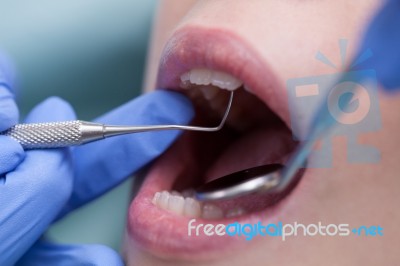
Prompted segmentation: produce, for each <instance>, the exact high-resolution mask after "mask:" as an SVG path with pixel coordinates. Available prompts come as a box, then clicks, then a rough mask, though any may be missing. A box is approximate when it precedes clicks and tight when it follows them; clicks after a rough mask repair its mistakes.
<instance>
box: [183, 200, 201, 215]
mask: <svg viewBox="0 0 400 266" xmlns="http://www.w3.org/2000/svg"><path fill="white" fill-rule="evenodd" d="M183 214H184V215H185V216H188V217H193V218H197V217H200V215H201V207H200V203H199V202H198V201H197V200H195V199H193V198H186V199H185V206H184V210H183Z"/></svg>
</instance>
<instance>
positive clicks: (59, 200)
mask: <svg viewBox="0 0 400 266" xmlns="http://www.w3.org/2000/svg"><path fill="white" fill-rule="evenodd" d="M11 74H12V73H11V72H10V71H9V68H8V67H7V64H5V63H4V60H1V59H0V131H3V130H5V129H7V128H9V127H10V126H12V125H14V124H16V123H17V121H18V110H17V107H16V104H15V102H14V99H13V94H12V82H11V79H12V75H11ZM192 115H193V110H192V107H191V105H190V103H189V101H188V100H187V99H185V98H184V97H183V96H181V95H179V94H176V93H173V92H161V91H160V92H155V93H151V94H148V95H145V96H142V97H139V98H137V99H136V100H134V101H131V102H129V103H128V104H126V105H124V106H122V107H121V108H118V109H116V110H115V111H113V112H111V113H110V114H108V115H106V116H104V117H102V118H101V119H99V120H100V121H104V122H110V123H115V124H117V123H126V124H164V123H165V124H167V123H168V124H171V123H173V124H185V123H187V122H188V121H189V120H190V119H191V117H192ZM71 119H75V115H74V112H73V110H72V108H71V107H70V106H69V105H68V104H67V103H66V102H64V101H62V100H60V99H58V98H51V99H48V100H47V101H45V102H44V103H42V104H40V105H39V106H38V107H36V108H35V109H34V110H33V111H32V112H31V113H30V114H29V116H28V117H27V119H26V121H25V122H28V123H31V122H45V121H60V120H71ZM178 134H179V133H178V132H176V131H175V132H173V131H169V132H167V131H165V132H157V133H155V132H153V133H143V134H136V135H130V136H124V137H116V138H111V139H109V140H104V141H102V142H99V143H93V144H88V145H87V146H83V147H78V148H75V149H73V150H72V152H71V149H57V150H32V151H26V152H24V151H23V149H22V147H21V146H20V145H19V144H18V143H17V142H16V141H14V140H13V139H11V138H9V137H4V136H0V204H1V206H2V207H1V212H0V224H1V230H0V265H13V264H14V263H16V262H17V261H18V260H19V259H20V258H21V256H23V257H22V259H20V260H19V261H18V263H17V265H122V260H121V259H120V257H119V256H118V254H117V253H115V252H114V251H113V250H111V249H109V248H107V247H105V246H101V245H81V246H79V245H57V244H52V243H48V242H45V241H44V240H38V239H39V238H40V236H41V235H42V234H43V232H44V231H45V230H46V229H47V228H48V226H49V225H50V224H51V223H52V222H53V221H54V220H55V219H56V218H57V217H61V216H62V215H65V214H67V213H68V212H70V211H72V210H73V209H75V208H76V207H79V206H81V205H83V204H85V203H86V202H88V201H89V200H91V199H93V198H95V197H97V196H99V195H101V194H102V193H104V192H106V191H108V190H109V189H111V188H112V187H114V186H116V185H117V184H119V183H120V182H122V181H123V180H124V179H125V178H127V177H128V176H129V175H130V174H132V173H134V172H135V171H137V170H138V169H140V168H141V167H142V166H144V165H146V164H148V163H149V162H150V161H151V160H153V159H154V158H155V157H157V156H158V155H160V154H161V153H162V152H163V151H165V149H167V148H168V147H169V145H170V144H171V143H172V142H173V141H174V140H175V139H176V137H177V136H178ZM73 166H74V167H73ZM32 245H33V246H32ZM28 250H29V251H28ZM27 251H28V252H27ZM24 254H25V255H24Z"/></svg>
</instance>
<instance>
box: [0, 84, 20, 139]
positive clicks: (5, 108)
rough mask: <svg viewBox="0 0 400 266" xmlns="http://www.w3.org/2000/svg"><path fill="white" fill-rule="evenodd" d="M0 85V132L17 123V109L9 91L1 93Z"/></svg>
mask: <svg viewBox="0 0 400 266" xmlns="http://www.w3.org/2000/svg"><path fill="white" fill-rule="evenodd" d="M2 90H4V88H1V87H0V132H2V131H4V130H7V129H9V128H10V127H12V126H14V125H15V124H17V123H18V118H19V111H18V107H17V104H16V103H15V101H14V98H13V97H12V95H11V93H10V94H9V95H7V93H2Z"/></svg>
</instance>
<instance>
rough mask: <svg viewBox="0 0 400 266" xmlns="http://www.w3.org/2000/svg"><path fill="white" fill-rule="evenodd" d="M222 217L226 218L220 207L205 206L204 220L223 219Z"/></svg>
mask: <svg viewBox="0 0 400 266" xmlns="http://www.w3.org/2000/svg"><path fill="white" fill-rule="evenodd" d="M222 217H224V214H223V212H222V210H221V208H219V207H218V206H216V205H213V204H205V205H204V206H203V213H202V218H203V219H210V220H211V219H221V218H222Z"/></svg>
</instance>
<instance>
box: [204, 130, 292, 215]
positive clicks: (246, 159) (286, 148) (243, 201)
mask: <svg viewBox="0 0 400 266" xmlns="http://www.w3.org/2000/svg"><path fill="white" fill-rule="evenodd" d="M294 145H295V142H294V141H293V140H292V137H291V134H290V132H289V130H288V129H287V128H286V127H283V126H282V127H275V126H274V127H273V128H261V129H257V130H255V131H253V132H251V133H248V134H246V135H245V136H243V137H241V138H240V139H239V140H237V141H235V142H234V143H233V144H231V145H230V146H229V147H228V148H227V149H226V150H225V151H224V152H223V153H222V154H221V156H220V157H219V158H218V159H217V161H215V163H214V164H213V166H212V167H210V169H209V170H208V171H207V173H206V182H208V181H211V180H214V179H217V178H218V177H221V176H224V175H227V174H230V173H233V172H237V171H240V170H244V169H247V168H251V167H256V166H261V165H265V164H275V163H280V164H283V163H284V161H285V159H286V157H287V155H288V153H290V152H291V151H292V150H293V148H294ZM286 194H287V193H286V191H285V192H284V193H279V194H273V195H271V194H268V195H266V194H250V195H247V196H244V197H240V198H237V199H230V200H225V201H217V202H214V204H216V205H217V206H219V207H220V208H221V209H222V210H223V211H224V212H225V213H226V212H227V211H228V210H232V209H237V208H239V209H240V210H243V211H244V212H245V213H249V212H255V211H260V210H263V209H265V208H267V207H269V206H271V205H273V204H275V203H276V202H278V201H279V200H280V199H281V198H283V197H284V196H285V195H286Z"/></svg>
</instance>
